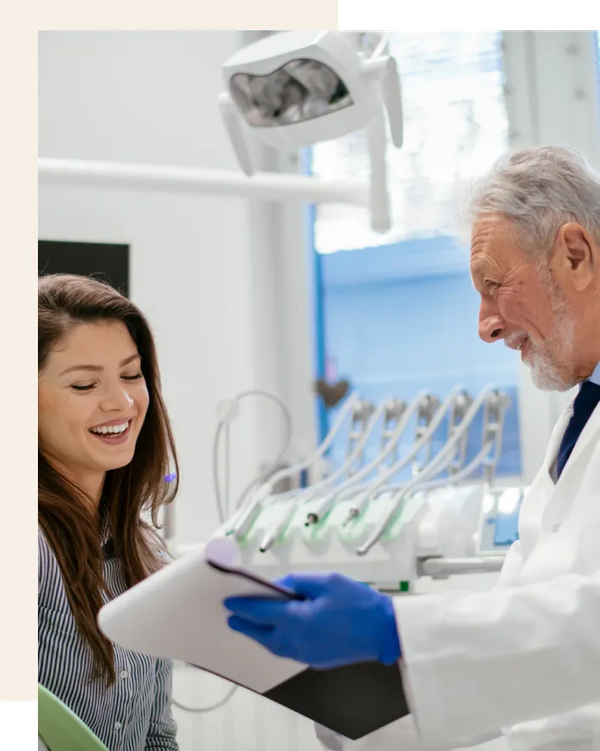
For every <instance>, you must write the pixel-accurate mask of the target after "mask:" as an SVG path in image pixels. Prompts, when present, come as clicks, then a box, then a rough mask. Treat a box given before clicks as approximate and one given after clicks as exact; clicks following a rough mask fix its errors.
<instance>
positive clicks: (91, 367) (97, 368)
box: [61, 353, 141, 376]
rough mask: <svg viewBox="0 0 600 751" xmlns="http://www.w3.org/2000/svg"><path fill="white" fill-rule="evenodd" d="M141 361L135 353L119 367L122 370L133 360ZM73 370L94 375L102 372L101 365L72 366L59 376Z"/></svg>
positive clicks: (122, 361)
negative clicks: (85, 371) (84, 371)
mask: <svg viewBox="0 0 600 751" xmlns="http://www.w3.org/2000/svg"><path fill="white" fill-rule="evenodd" d="M138 358H139V359H141V358H140V355H139V354H138V353H136V354H135V355H131V357H126V358H125V359H124V360H121V362H120V363H119V367H120V368H122V367H124V366H125V365H129V363H130V362H133V361H134V360H137V359H138ZM74 370H89V371H92V372H94V373H99V372H100V371H102V370H104V368H103V367H102V366H101V365H72V366H71V367H70V368H67V369H66V370H63V372H62V373H61V376H63V375H65V374H66V373H71V372H72V371H74Z"/></svg>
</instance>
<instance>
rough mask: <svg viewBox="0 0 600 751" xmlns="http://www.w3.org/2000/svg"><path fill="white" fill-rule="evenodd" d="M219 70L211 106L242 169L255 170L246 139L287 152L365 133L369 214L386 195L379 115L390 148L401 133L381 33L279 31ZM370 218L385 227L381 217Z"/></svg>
mask: <svg viewBox="0 0 600 751" xmlns="http://www.w3.org/2000/svg"><path fill="white" fill-rule="evenodd" d="M223 72H224V77H225V87H226V90H225V91H224V92H222V93H221V95H220V97H219V106H220V109H221V112H222V115H223V118H224V120H225V124H226V127H227V131H228V133H229V137H230V139H231V142H232V144H233V147H234V150H235V153H236V156H237V159H238V162H239V164H240V166H241V168H242V169H243V171H244V172H245V173H246V175H248V176H251V175H253V174H254V172H255V168H254V165H253V161H252V156H251V151H250V146H249V138H254V139H257V140H259V141H261V142H262V143H264V144H267V145H269V146H271V147H274V148H276V149H280V150H288V151H290V150H295V149H298V148H301V147H306V146H312V145H314V144H316V143H320V142H322V141H328V140H331V139H334V138H339V137H341V136H345V135H348V134H349V133H353V132H357V131H367V138H368V141H369V156H370V160H371V187H372V196H371V211H372V214H373V212H374V210H375V213H377V209H378V206H377V205H375V204H378V203H381V202H382V201H383V202H386V201H387V198H388V196H387V184H386V179H387V175H386V169H385V148H386V138H385V124H384V123H385V113H387V119H388V122H389V127H390V133H391V137H392V142H393V144H394V145H395V146H396V147H397V148H400V147H401V145H402V138H403V133H402V129H403V122H402V121H403V118H402V97H401V91H400V78H399V75H398V70H397V66H396V61H395V59H394V58H393V57H392V56H391V55H390V53H389V46H388V43H387V38H386V36H385V34H383V33H373V32H368V33H362V32H342V31H286V32H281V33H277V34H273V35H271V36H268V37H265V38H264V39H261V40H259V41H258V42H255V43H253V44H251V45H249V46H247V47H245V48H243V49H241V50H239V51H238V52H237V53H236V54H235V55H233V56H232V57H231V58H229V59H228V60H227V61H226V62H225V64H224V66H223ZM384 213H385V212H384ZM388 214H389V207H388ZM372 223H373V224H374V226H375V225H379V226H376V227H375V228H376V229H380V231H385V230H386V229H389V226H387V227H383V226H382V225H383V224H386V221H385V219H383V221H381V219H380V220H377V219H375V220H374V221H373V222H372ZM387 224H388V225H389V221H388V222H387Z"/></svg>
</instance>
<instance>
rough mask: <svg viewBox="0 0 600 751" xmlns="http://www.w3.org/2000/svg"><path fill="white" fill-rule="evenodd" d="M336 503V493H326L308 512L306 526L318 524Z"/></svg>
mask: <svg viewBox="0 0 600 751" xmlns="http://www.w3.org/2000/svg"><path fill="white" fill-rule="evenodd" d="M334 503H335V493H329V495H326V496H325V497H324V498H323V499H322V500H321V501H320V502H319V503H318V504H317V505H316V506H313V508H312V509H311V510H310V511H309V512H308V514H307V515H306V521H305V522H304V526H305V527H310V526H311V525H313V524H318V523H319V522H320V521H321V519H323V518H324V517H325V516H326V515H327V514H328V513H329V512H330V511H331V509H332V507H333V504H334Z"/></svg>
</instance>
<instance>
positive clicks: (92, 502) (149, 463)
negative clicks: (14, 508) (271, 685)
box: [38, 275, 178, 751]
mask: <svg viewBox="0 0 600 751" xmlns="http://www.w3.org/2000/svg"><path fill="white" fill-rule="evenodd" d="M38 284H39V286H38V362H39V377H38V426H39V427H38V430H39V451H38V462H39V464H38V474H39V480H38V487H39V506H38V520H39V532H38V537H39V562H38V579H39V582H38V632H39V647H38V649H39V655H38V664H39V668H38V671H39V678H38V679H39V682H40V683H41V684H42V685H43V686H45V687H46V688H47V689H48V690H49V691H51V692H52V693H53V694H55V695H56V696H57V697H58V698H59V699H61V700H62V701H63V702H64V703H65V704H66V705H67V706H68V707H70V708H71V709H72V710H73V712H75V714H76V715H78V716H79V717H80V718H81V719H82V721H83V722H84V723H85V724H86V725H87V726H88V727H89V728H90V729H91V730H92V731H93V732H94V733H95V734H96V735H97V736H98V737H99V738H100V740H101V741H103V743H104V744H105V745H106V746H107V747H108V748H109V749H110V751H117V749H119V751H144V750H149V749H156V750H158V749H160V750H161V751H176V750H177V749H178V745H177V741H176V737H175V736H176V725H175V722H174V720H173V717H172V714H171V682H172V665H171V663H170V662H169V661H167V660H159V659H154V658H152V657H149V656H146V655H142V654H137V653H135V652H131V651H129V650H126V649H122V648H120V647H119V646H117V645H112V644H111V642H110V641H108V640H107V639H106V638H105V637H104V636H103V635H102V634H101V633H100V631H99V629H98V627H97V625H96V616H97V614H98V610H99V609H100V607H101V606H102V604H103V603H104V602H106V601H107V600H109V599H111V598H113V597H115V596H116V595H118V594H121V593H123V592H124V591H125V590H127V589H128V588H129V587H131V586H133V585H134V584H136V583H137V582H139V581H141V580H142V579H144V578H145V577H146V576H147V575H148V574H150V573H152V572H153V571H156V570H157V569H158V568H160V567H161V566H162V565H165V563H166V562H167V561H168V555H167V553H166V551H165V549H164V547H163V545H162V544H161V541H160V538H159V537H158V535H157V534H156V533H155V532H153V531H152V526H157V514H158V511H159V509H160V508H161V506H163V505H164V504H165V503H169V502H170V501H172V500H173V498H174V496H175V494H176V492H177V479H176V477H177V475H175V480H174V481H173V482H170V483H167V482H166V481H165V477H166V475H167V474H168V473H169V471H170V470H171V469H174V470H177V457H176V453H175V446H174V442H173V436H172V433H171V428H170V426H169V419H168V416H167V412H166V409H165V405H164V403H163V400H162V397H161V391H160V378H159V371H158V365H157V360H156V352H155V346H154V341H153V338H152V333H151V331H150V328H149V326H148V323H147V322H146V319H145V318H144V316H143V315H142V313H141V312H140V311H139V310H138V309H137V308H136V307H135V306H134V305H133V304H132V303H131V302H130V301H129V300H127V299H126V298H125V297H123V296H122V295H121V294H119V293H118V292H117V291H116V290H114V289H113V288H112V287H109V286H108V285H106V284H104V283H101V282H99V281H95V280H92V279H88V278H86V277H79V276H68V275H52V276H46V277H43V278H41V279H40V280H39V283H38ZM143 512H147V514H146V515H147V516H149V517H150V519H151V520H152V524H150V522H149V521H144V520H143V518H142V513H143Z"/></svg>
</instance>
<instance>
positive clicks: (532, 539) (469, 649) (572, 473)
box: [317, 404, 600, 751]
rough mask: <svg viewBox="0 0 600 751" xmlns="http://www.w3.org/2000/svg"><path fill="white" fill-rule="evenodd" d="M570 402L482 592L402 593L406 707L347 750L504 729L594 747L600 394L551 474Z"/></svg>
mask: <svg viewBox="0 0 600 751" xmlns="http://www.w3.org/2000/svg"><path fill="white" fill-rule="evenodd" d="M571 414H572V404H571V405H569V407H567V409H566V410H565V412H564V413H563V415H562V417H561V419H560V420H559V422H558V423H557V425H556V427H555V429H554V431H553V433H552V437H551V440H550V445H549V447H548V451H547V454H546V458H545V461H544V464H543V466H542V468H541V470H540V471H539V473H538V475H537V477H536V478H535V480H534V482H533V484H532V485H531V488H530V491H529V493H528V494H527V497H526V498H525V500H524V501H523V504H522V507H521V513H520V519H519V537H520V539H519V541H518V542H516V543H514V545H512V547H511V548H510V550H509V552H508V554H507V558H506V561H505V563H504V567H503V569H502V573H501V575H500V579H499V582H498V584H497V585H496V587H495V588H494V589H493V590H491V591H489V592H476V593H473V594H465V593H464V592H449V593H447V594H446V593H443V594H430V595H419V596H414V597H410V596H408V597H399V598H397V599H396V600H395V610H396V617H397V622H398V630H399V634H400V643H401V645H402V653H403V659H402V661H401V667H402V672H403V677H404V682H405V688H406V690H407V693H408V696H409V704H410V707H411V710H412V715H411V716H410V717H406V718H403V719H402V720H399V721H398V722H396V723H392V724H391V725H389V726H388V727H386V728H382V729H381V730H378V731H376V732H375V733H371V734H370V735H368V736H366V737H365V738H362V739H361V740H359V741H354V742H351V741H348V740H343V739H342V738H340V737H339V736H334V735H333V734H331V733H330V732H327V731H325V730H324V729H322V728H317V735H318V736H319V737H320V738H321V742H322V745H324V746H325V747H327V748H338V749H343V751H367V750H368V751H433V750H434V749H446V750H447V749H453V748H454V749H455V748H458V747H463V746H472V745H476V744H479V743H482V742H484V741H485V740H489V739H491V738H494V737H498V736H500V735H504V736H506V737H507V739H508V742H509V747H510V748H511V749H513V750H514V751H542V750H543V751H600V405H599V406H598V407H597V408H596V410H595V412H594V413H593V414H592V416H591V417H590V419H589V421H588V424H587V425H586V427H585V429H584V431H583V432H582V433H581V436H580V437H579V440H578V441H577V444H576V445H575V448H574V450H573V453H572V454H571V457H570V459H569V461H568V463H567V465H566V467H565V468H564V470H563V473H562V475H561V477H560V479H559V480H558V482H557V483H556V484H555V483H554V481H553V479H552V476H551V471H552V468H553V467H554V465H555V461H556V456H557V454H558V449H559V446H560V441H561V438H562V435H563V433H564V430H565V428H566V426H567V423H568V421H569V418H570V416H571Z"/></svg>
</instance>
